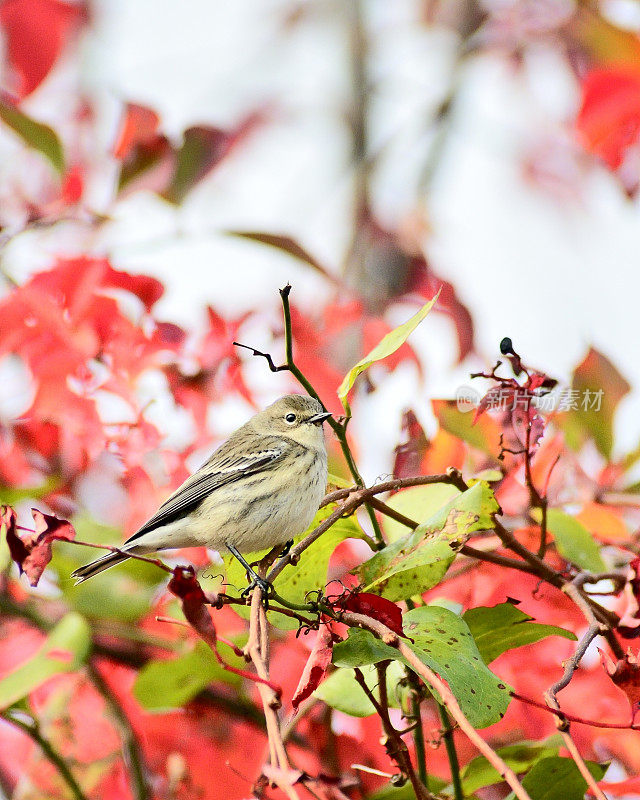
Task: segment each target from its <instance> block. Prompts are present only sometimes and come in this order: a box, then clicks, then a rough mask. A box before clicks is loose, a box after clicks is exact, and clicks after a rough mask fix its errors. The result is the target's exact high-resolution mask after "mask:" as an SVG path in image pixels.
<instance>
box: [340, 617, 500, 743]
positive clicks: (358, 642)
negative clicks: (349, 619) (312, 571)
mask: <svg viewBox="0 0 640 800" xmlns="http://www.w3.org/2000/svg"><path fill="white" fill-rule="evenodd" d="M403 627H404V631H405V633H406V634H407V636H409V637H410V639H412V640H413V642H411V641H407V646H408V647H410V648H411V649H412V650H413V652H414V653H415V654H416V655H417V656H418V658H419V659H420V660H421V661H422V662H423V663H424V664H426V665H427V666H428V667H429V668H430V669H432V670H433V671H434V672H436V673H438V675H440V677H442V678H443V679H444V680H446V681H447V683H448V684H449V687H450V689H451V691H452V692H453V694H454V695H455V697H456V699H457V700H458V702H459V703H460V707H461V708H462V710H463V711H464V713H465V715H466V717H467V718H468V719H469V721H470V722H471V724H472V725H474V727H477V728H484V727H486V726H487V725H492V724H493V723H494V722H497V721H498V720H499V719H501V718H502V716H503V715H504V712H505V711H506V709H507V706H508V705H509V700H510V696H509V691H510V688H509V686H507V685H506V684H505V683H503V682H502V681H500V679H499V678H497V677H496V676H495V675H494V674H493V673H492V672H491V671H490V670H489V669H488V668H487V666H486V665H485V663H484V662H483V660H482V657H481V655H480V653H479V651H478V648H477V647H476V644H475V642H474V640H473V637H472V635H471V632H470V631H469V629H468V627H467V625H466V624H465V622H464V620H462V619H461V618H460V617H458V616H456V615H455V614H453V613H452V612H451V611H448V610H447V609H445V608H440V607H437V606H422V607H421V608H415V609H413V610H411V611H408V612H407V613H406V614H404V616H403ZM386 659H390V660H394V659H395V660H398V661H402V662H403V663H407V662H406V661H404V659H403V658H402V656H401V655H400V654H399V652H398V650H397V649H396V648H394V647H390V646H389V645H386V644H384V643H383V642H381V641H380V640H379V639H376V638H375V637H374V636H373V634H371V633H370V632H369V631H365V630H359V629H353V628H352V629H351V630H350V631H349V636H348V639H347V640H346V641H344V642H340V643H338V644H336V645H335V646H334V649H333V663H334V664H335V665H336V666H339V667H355V666H362V665H363V664H375V663H377V662H378V661H384V660H386ZM407 665H408V664H407Z"/></svg>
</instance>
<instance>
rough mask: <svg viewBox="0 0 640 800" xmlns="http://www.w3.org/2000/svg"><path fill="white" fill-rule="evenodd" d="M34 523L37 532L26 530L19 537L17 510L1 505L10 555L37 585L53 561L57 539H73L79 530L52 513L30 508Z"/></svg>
mask: <svg viewBox="0 0 640 800" xmlns="http://www.w3.org/2000/svg"><path fill="white" fill-rule="evenodd" d="M31 514H32V516H33V520H34V523H35V531H27V536H26V537H24V538H23V537H20V536H18V533H17V527H16V512H15V511H14V510H13V509H12V508H9V506H3V507H2V522H3V523H4V524H5V525H6V528H7V544H8V545H9V552H10V554H11V558H12V559H13V560H14V561H15V562H16V564H17V565H18V568H19V569H20V574H22V573H23V572H24V574H25V575H26V576H27V578H28V579H29V583H30V584H31V585H32V586H37V584H38V581H39V580H40V577H41V575H42V573H43V572H44V570H45V567H46V566H47V564H48V563H49V562H50V561H51V555H52V553H51V545H52V543H53V542H54V541H56V540H63V541H66V542H71V541H73V539H75V536H76V532H75V530H74V528H73V525H71V523H70V522H67V520H66V519H59V518H58V517H54V516H52V515H51V514H43V513H42V511H38V509H36V508H32V509H31Z"/></svg>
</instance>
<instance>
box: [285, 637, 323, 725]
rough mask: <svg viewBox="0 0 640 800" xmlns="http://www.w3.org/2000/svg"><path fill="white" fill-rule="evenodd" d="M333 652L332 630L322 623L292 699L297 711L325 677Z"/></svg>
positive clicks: (294, 708)
mask: <svg viewBox="0 0 640 800" xmlns="http://www.w3.org/2000/svg"><path fill="white" fill-rule="evenodd" d="M332 653H333V638H332V636H331V630H330V628H329V626H328V625H321V626H320V630H319V631H318V636H317V638H316V642H315V644H314V645H313V649H312V650H311V653H310V654H309V658H308V659H307V663H306V664H305V667H304V670H303V671H302V675H301V676H300V681H299V683H298V688H297V689H296V690H295V692H294V694H293V699H292V700H291V705H292V706H293V710H294V711H297V710H298V706H299V705H300V703H302V701H303V700H306V699H307V697H310V696H311V695H312V694H313V692H314V691H315V690H316V689H317V688H318V686H319V685H320V681H321V680H322V679H323V678H324V674H325V672H326V671H327V667H328V666H329V664H330V663H331V654H332Z"/></svg>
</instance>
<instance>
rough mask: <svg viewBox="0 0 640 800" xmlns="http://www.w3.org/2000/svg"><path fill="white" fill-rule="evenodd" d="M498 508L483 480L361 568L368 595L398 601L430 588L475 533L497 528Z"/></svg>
mask: <svg viewBox="0 0 640 800" xmlns="http://www.w3.org/2000/svg"><path fill="white" fill-rule="evenodd" d="M499 510H500V508H499V506H498V503H497V502H496V500H495V497H494V496H493V492H492V491H491V489H490V488H489V485H488V484H487V483H485V482H484V481H479V482H478V483H476V484H475V485H474V486H472V487H471V488H470V489H467V490H466V491H465V492H462V493H461V494H459V495H458V496H456V497H454V498H453V499H452V500H450V501H449V502H448V503H446V504H445V505H444V506H443V507H442V508H441V509H440V510H439V511H437V512H436V513H435V514H434V515H433V516H431V517H430V518H429V519H428V520H426V521H425V522H423V523H421V524H420V525H419V526H418V527H417V528H416V529H415V531H413V532H412V533H410V534H409V535H408V536H406V537H404V538H403V539H398V540H396V541H395V542H392V543H391V544H389V545H387V547H385V548H384V549H383V550H380V551H379V552H378V553H376V554H375V555H374V556H373V557H372V558H370V559H369V560H368V561H366V562H365V563H364V564H362V565H361V566H360V567H359V568H358V569H357V574H358V576H359V578H360V580H361V582H362V584H364V586H363V588H364V591H366V592H373V593H374V594H380V595H383V596H384V597H386V598H387V600H392V601H397V600H405V599H406V598H408V597H412V596H413V595H415V594H421V593H422V592H424V591H426V590H427V589H430V588H431V587H432V586H435V585H436V584H437V583H439V582H440V580H441V579H442V577H443V576H444V574H445V573H446V571H447V569H448V568H449V565H450V564H451V563H452V561H453V560H454V558H455V555H456V552H457V551H458V550H459V549H460V548H461V547H462V545H463V544H464V543H465V542H466V540H467V539H468V538H469V536H470V535H471V534H472V533H474V532H475V531H478V530H491V529H493V527H494V521H493V515H494V514H496V513H497V512H498V511H499Z"/></svg>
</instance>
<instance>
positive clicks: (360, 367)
mask: <svg viewBox="0 0 640 800" xmlns="http://www.w3.org/2000/svg"><path fill="white" fill-rule="evenodd" d="M439 294H440V291H438V294H436V296H435V297H434V298H433V299H432V300H430V301H429V302H428V303H427V304H426V305H424V306H422V308H421V309H420V311H418V312H417V313H416V314H414V315H413V316H412V317H411V319H408V320H407V321H406V322H405V323H403V324H402V325H399V326H398V327H397V328H395V329H394V330H392V331H390V332H389V333H387V335H386V336H384V337H383V338H382V339H381V340H380V341H379V342H378V344H377V345H376V346H375V347H374V348H373V350H372V351H371V352H370V353H369V354H368V355H366V356H365V357H364V358H363V359H361V360H360V361H358V363H357V364H356V365H355V366H354V367H352V368H351V369H350V370H349V372H348V373H347V374H346V375H345V377H344V380H343V381H342V383H341V384H340V386H339V387H338V397H339V398H340V400H341V402H342V405H343V406H344V408H345V410H346V412H347V414H348V413H349V403H348V402H347V395H348V394H349V391H350V390H351V387H352V386H353V384H354V383H355V380H356V378H357V377H358V375H360V373H361V372H364V371H365V370H366V369H368V368H369V367H370V366H371V364H373V363H374V362H375V361H381V360H382V359H383V358H387V356H390V355H392V354H393V353H395V352H396V350H398V348H399V347H401V346H402V345H403V344H404V343H405V342H406V341H407V339H408V338H409V336H410V334H411V333H413V331H414V330H415V329H416V328H417V327H418V325H419V324H420V323H421V322H422V320H423V319H424V318H425V317H426V316H427V314H428V313H429V312H430V311H431V309H432V308H433V306H434V304H435V302H436V300H437V299H438V296H439Z"/></svg>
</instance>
